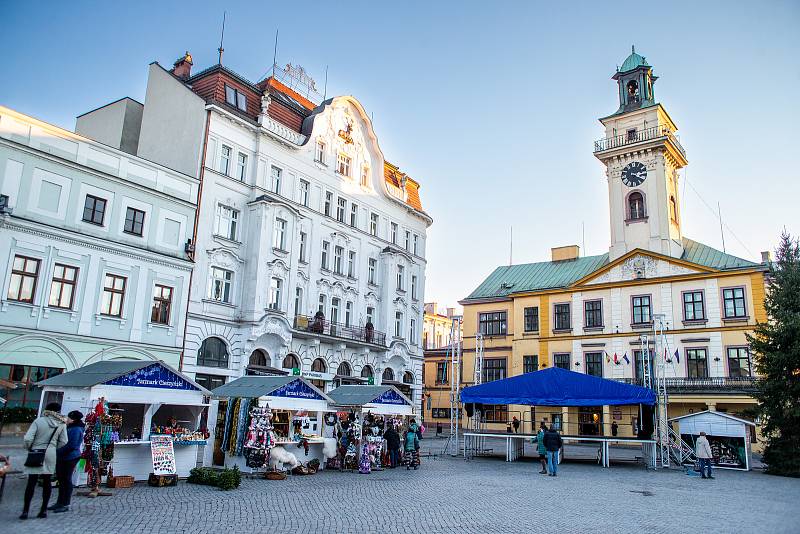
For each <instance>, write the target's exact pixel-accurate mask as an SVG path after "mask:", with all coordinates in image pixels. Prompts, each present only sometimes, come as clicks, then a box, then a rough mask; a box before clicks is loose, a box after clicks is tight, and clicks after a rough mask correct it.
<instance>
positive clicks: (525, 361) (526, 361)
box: [522, 354, 539, 373]
mask: <svg viewBox="0 0 800 534" xmlns="http://www.w3.org/2000/svg"><path fill="white" fill-rule="evenodd" d="M538 370H539V356H538V355H536V354H533V355H531V356H523V357H522V372H523V373H533V372H535V371H538Z"/></svg>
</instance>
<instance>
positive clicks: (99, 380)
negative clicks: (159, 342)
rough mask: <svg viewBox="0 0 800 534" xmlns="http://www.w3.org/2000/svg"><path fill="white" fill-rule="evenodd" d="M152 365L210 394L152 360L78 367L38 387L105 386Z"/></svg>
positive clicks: (43, 381)
mask: <svg viewBox="0 0 800 534" xmlns="http://www.w3.org/2000/svg"><path fill="white" fill-rule="evenodd" d="M152 365H158V366H160V367H162V368H164V369H167V370H168V371H170V372H171V373H173V374H175V375H177V376H178V377H180V378H181V379H183V380H185V381H186V382H188V383H189V384H191V385H192V386H194V387H195V388H197V390H198V391H202V392H204V393H210V392H209V391H208V390H207V389H206V388H204V387H203V386H201V385H199V384H198V383H196V382H195V381H194V380H192V379H190V378H188V377H186V376H184V375H182V374H181V373H179V372H178V371H176V370H175V369H173V368H172V367H170V366H169V365H167V364H166V363H164V362H162V361H157V362H154V361H152V360H110V361H104V362H96V363H91V364H89V365H85V366H83V367H78V368H77V369H73V370H72V371H67V372H66V373H62V374H60V375H57V376H54V377H52V378H48V379H46V380H42V381H41V382H38V383H37V385H38V386H62V387H83V388H89V387H92V386H96V385H98V384H106V383H108V382H111V381H112V380H114V379H117V378H120V377H124V376H125V375H127V374H130V373H133V372H135V371H139V370H141V369H144V368H146V367H150V366H152Z"/></svg>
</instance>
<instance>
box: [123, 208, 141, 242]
mask: <svg viewBox="0 0 800 534" xmlns="http://www.w3.org/2000/svg"><path fill="white" fill-rule="evenodd" d="M143 230H144V212H143V211H142V210H137V209H136V208H131V207H129V208H128V209H127V211H126V212H125V227H124V228H123V231H124V232H125V233H126V234H133V235H138V236H139V237H141V236H142V232H143Z"/></svg>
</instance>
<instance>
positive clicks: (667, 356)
mask: <svg viewBox="0 0 800 534" xmlns="http://www.w3.org/2000/svg"><path fill="white" fill-rule="evenodd" d="M664 361H665V362H667V363H672V360H670V358H669V354H668V353H667V347H664Z"/></svg>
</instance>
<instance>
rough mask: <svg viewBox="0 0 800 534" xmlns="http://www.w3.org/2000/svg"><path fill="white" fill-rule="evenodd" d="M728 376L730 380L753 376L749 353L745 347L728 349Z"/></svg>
mask: <svg viewBox="0 0 800 534" xmlns="http://www.w3.org/2000/svg"><path fill="white" fill-rule="evenodd" d="M728 376H730V377H732V378H744V377H748V376H753V371H752V368H751V366H750V351H749V350H748V349H747V347H728Z"/></svg>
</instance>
